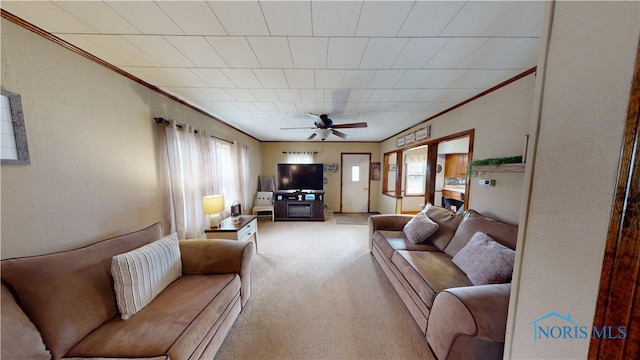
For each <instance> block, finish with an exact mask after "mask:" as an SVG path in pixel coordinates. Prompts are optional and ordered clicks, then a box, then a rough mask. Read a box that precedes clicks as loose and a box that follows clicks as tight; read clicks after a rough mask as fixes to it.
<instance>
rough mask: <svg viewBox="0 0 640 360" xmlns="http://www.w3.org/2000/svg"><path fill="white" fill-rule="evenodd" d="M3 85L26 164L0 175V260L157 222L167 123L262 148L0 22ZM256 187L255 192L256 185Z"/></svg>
mask: <svg viewBox="0 0 640 360" xmlns="http://www.w3.org/2000/svg"><path fill="white" fill-rule="evenodd" d="M2 87H3V88H4V89H5V90H7V91H11V92H15V93H18V94H20V95H21V97H22V104H23V110H24V117H25V124H26V129H27V138H28V143H29V150H30V154H31V165H28V166H7V165H3V166H2V168H1V171H2V173H1V180H2V230H1V235H2V238H1V241H2V258H8V257H14V256H24V255H34V254H43V253H49V252H53V251H58V250H64V249H70V248H75V247H78V246H81V245H85V244H87V243H91V242H94V241H97V240H99V239H102V238H105V237H108V236H113V235H117V234H121V233H124V232H128V231H132V230H136V229H139V228H142V227H145V226H147V225H150V224H152V223H154V222H158V221H161V222H162V223H163V226H164V229H165V232H167V231H168V229H169V217H168V213H167V209H168V207H167V197H166V188H167V187H166V183H165V171H164V164H165V159H164V158H162V151H161V150H162V146H161V144H162V139H163V132H162V129H161V128H160V127H159V126H157V125H155V123H154V122H153V120H152V119H153V117H157V116H161V117H165V118H173V119H176V120H179V121H180V122H185V123H190V124H192V125H194V126H195V127H196V128H202V129H209V130H211V131H213V132H214V133H216V134H218V135H219V136H221V137H224V138H227V139H230V140H238V141H239V142H240V143H245V144H248V145H250V146H251V163H252V169H253V173H252V174H251V178H257V175H258V174H259V173H260V171H261V160H262V159H261V154H260V151H261V145H260V143H259V142H258V141H255V140H253V139H251V138H249V137H247V136H244V135H242V134H241V133H239V132H237V131H234V130H233V129H230V128H228V127H226V126H223V125H221V124H220V123H218V122H215V121H213V120H211V119H210V118H208V117H205V116H203V115H201V114H199V113H197V112H195V111H193V110H191V109H189V108H187V107H185V106H182V105H180V104H178V103H176V102H174V101H172V100H170V99H168V98H166V97H164V96H162V95H159V94H158V93H156V92H154V91H151V90H149V89H148V88H146V87H143V86H141V85H139V84H137V83H135V82H133V81H131V80H129V79H127V78H125V77H123V76H120V75H118V74H116V73H114V72H113V71H111V70H108V69H106V68H104V67H102V66H100V65H98V64H96V63H93V62H91V61H89V60H87V59H85V58H84V57H81V56H79V55H77V54H75V53H73V52H71V51H69V50H66V49H64V48H62V47H60V46H58V45H56V44H54V43H53V42H51V41H48V40H46V39H44V38H42V37H40V36H38V35H35V34H33V33H31V32H30V31H28V30H25V29H23V28H21V27H19V26H17V25H14V24H13V23H11V22H9V21H6V20H4V19H2ZM254 189H255V187H254Z"/></svg>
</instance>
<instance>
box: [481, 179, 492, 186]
mask: <svg viewBox="0 0 640 360" xmlns="http://www.w3.org/2000/svg"><path fill="white" fill-rule="evenodd" d="M478 184H480V185H482V186H496V181H495V180H493V179H480V180H478Z"/></svg>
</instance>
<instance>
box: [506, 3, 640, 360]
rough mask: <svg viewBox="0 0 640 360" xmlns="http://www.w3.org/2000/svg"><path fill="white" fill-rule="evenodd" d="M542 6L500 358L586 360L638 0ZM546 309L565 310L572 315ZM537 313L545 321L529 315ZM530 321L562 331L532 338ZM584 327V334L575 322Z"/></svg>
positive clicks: (637, 29)
mask: <svg viewBox="0 0 640 360" xmlns="http://www.w3.org/2000/svg"><path fill="white" fill-rule="evenodd" d="M548 6H550V8H548V14H549V19H548V23H547V24H549V25H550V27H549V29H550V30H549V31H550V37H549V41H548V50H547V51H548V54H547V57H546V66H545V67H544V68H543V69H539V70H541V72H542V76H543V78H544V84H543V86H542V88H541V96H542V97H541V99H542V100H541V105H542V107H541V111H540V118H539V120H538V119H537V118H536V119H535V120H536V121H538V124H539V132H538V139H537V144H536V146H535V150H534V151H533V154H532V155H533V157H534V159H533V160H534V163H535V165H534V167H533V168H532V169H531V175H530V181H528V182H530V189H529V186H527V195H528V196H527V198H526V199H525V201H524V203H525V208H524V209H523V212H524V213H525V216H524V220H523V222H522V223H521V237H520V239H519V244H518V249H520V251H519V255H518V256H519V259H518V260H516V267H515V269H514V276H513V278H514V282H513V288H512V292H511V303H510V313H509V320H508V326H507V335H506V343H505V358H513V359H533V358H535V359H585V358H586V357H587V354H588V349H589V341H590V338H589V336H591V330H592V329H591V327H592V324H593V317H594V314H595V306H596V302H597V295H598V288H599V281H600V272H601V268H602V259H603V254H604V246H605V243H606V237H607V231H608V225H609V220H610V216H611V208H612V204H613V195H614V190H615V184H616V178H617V174H618V164H619V156H620V149H621V145H622V137H623V130H624V125H625V122H626V117H627V107H628V102H629V94H630V89H631V80H632V78H633V69H634V65H635V60H636V59H635V56H636V49H637V46H638V37H639V35H640V4H639V3H638V2H582V1H575V2H568V1H566V2H565V1H558V2H554V3H550V4H548ZM544 41H545V42H546V39H544ZM545 46H546V44H545ZM527 204H528V208H526V205H527ZM552 313H556V314H558V315H560V316H562V317H567V315H568V314H570V317H571V321H572V322H573V323H569V322H567V321H566V320H563V319H561V318H559V317H558V316H555V315H553V314H552ZM549 314H552V316H551V317H549V318H545V316H546V315H549ZM538 319H544V320H542V321H541V322H540V323H534V321H536V320H538ZM538 325H540V326H542V327H543V328H544V327H545V326H549V327H551V328H552V327H554V326H560V327H561V328H563V327H564V326H568V328H569V330H570V331H569V332H568V333H558V331H557V329H556V331H555V332H552V335H553V336H552V337H547V338H545V337H544V336H542V337H540V336H539V337H538V338H537V339H536V338H535V336H534V334H536V333H534V331H535V329H536V328H535V327H536V326H538ZM609 325H611V326H613V327H614V328H615V329H617V327H618V326H625V325H627V324H609ZM583 326H584V328H585V329H586V331H587V332H588V335H587V336H584V334H582V333H580V332H576V331H575V330H574V327H583ZM537 334H538V335H540V333H537ZM613 335H616V336H617V333H614V334H613ZM607 341H616V340H615V339H611V340H607Z"/></svg>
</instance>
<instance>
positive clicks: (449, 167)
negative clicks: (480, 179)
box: [444, 154, 468, 178]
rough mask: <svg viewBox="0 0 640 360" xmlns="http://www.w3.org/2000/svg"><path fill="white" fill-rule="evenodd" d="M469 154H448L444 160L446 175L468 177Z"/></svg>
mask: <svg viewBox="0 0 640 360" xmlns="http://www.w3.org/2000/svg"><path fill="white" fill-rule="evenodd" d="M467 160H468V155H467V154H447V155H446V157H445V162H444V177H446V178H466V177H467Z"/></svg>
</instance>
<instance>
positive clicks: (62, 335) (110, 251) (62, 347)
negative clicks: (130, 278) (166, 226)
mask: <svg viewBox="0 0 640 360" xmlns="http://www.w3.org/2000/svg"><path fill="white" fill-rule="evenodd" d="M161 237H162V227H161V225H160V223H157V224H155V225H152V226H150V227H148V228H146V229H143V230H139V231H136V232H133V233H130V234H126V235H121V236H118V237H114V238H111V239H108V240H103V241H100V242H98V243H95V244H92V245H89V246H86V247H83V248H80V249H76V250H70V251H64V252H59V253H54V254H49V255H40V256H31V257H25V258H16V259H8V260H3V261H2V280H3V282H5V283H6V284H8V285H9V286H10V287H11V288H12V290H13V292H14V293H15V294H16V296H17V298H18V302H19V304H20V305H21V306H22V309H23V310H24V312H25V313H26V314H27V316H29V318H30V319H31V321H32V322H33V323H34V324H35V325H36V327H37V328H38V329H39V330H40V333H41V334H42V338H43V339H44V343H45V344H46V346H47V348H48V349H49V350H50V351H51V353H52V355H53V358H54V359H58V358H60V357H62V356H64V355H65V354H66V353H67V352H68V351H69V349H70V348H71V347H72V346H73V345H74V344H76V343H77V342H78V341H80V340H81V339H82V338H84V337H85V336H86V335H87V334H88V333H90V332H91V331H92V330H94V329H95V328H97V327H98V326H100V325H101V324H102V323H104V322H105V321H107V320H108V319H110V318H112V317H114V316H115V315H116V314H117V313H118V310H117V306H116V297H115V293H114V290H113V279H112V277H111V258H112V257H113V256H114V255H117V254H121V253H123V252H127V251H130V250H133V249H135V248H138V247H140V246H143V245H145V244H147V243H150V242H152V241H154V240H157V239H160V238H161Z"/></svg>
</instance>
